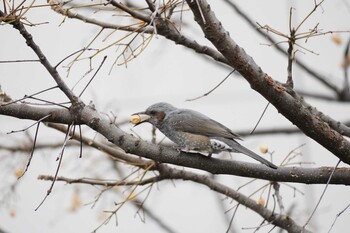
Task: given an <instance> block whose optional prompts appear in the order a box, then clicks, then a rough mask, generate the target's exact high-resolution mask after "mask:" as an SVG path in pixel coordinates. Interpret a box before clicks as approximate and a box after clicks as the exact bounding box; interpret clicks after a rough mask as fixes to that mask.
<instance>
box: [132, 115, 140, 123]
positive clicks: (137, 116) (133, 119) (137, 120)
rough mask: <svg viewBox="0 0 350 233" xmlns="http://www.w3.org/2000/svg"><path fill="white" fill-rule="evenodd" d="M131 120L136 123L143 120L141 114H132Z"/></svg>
mask: <svg viewBox="0 0 350 233" xmlns="http://www.w3.org/2000/svg"><path fill="white" fill-rule="evenodd" d="M130 122H131V123H132V124H134V125H136V124H138V123H140V122H141V117H140V115H132V116H131V118H130Z"/></svg>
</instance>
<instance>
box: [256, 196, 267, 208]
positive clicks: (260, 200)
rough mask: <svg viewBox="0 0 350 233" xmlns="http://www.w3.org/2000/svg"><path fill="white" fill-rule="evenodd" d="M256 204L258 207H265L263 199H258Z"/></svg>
mask: <svg viewBox="0 0 350 233" xmlns="http://www.w3.org/2000/svg"><path fill="white" fill-rule="evenodd" d="M256 203H257V204H258V205H261V206H264V205H265V199H264V198H263V197H260V198H259V200H258V201H257V202H256Z"/></svg>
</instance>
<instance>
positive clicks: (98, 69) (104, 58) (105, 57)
mask: <svg viewBox="0 0 350 233" xmlns="http://www.w3.org/2000/svg"><path fill="white" fill-rule="evenodd" d="M106 59H107V56H104V57H103V60H102V62H101V64H100V66H99V67H98V68H97V70H96V72H95V73H94V75H93V76H92V77H91V79H90V80H89V82H88V83H87V84H86V86H85V87H84V89H83V90H82V91H81V93H80V94H79V97H81V95H82V94H83V93H84V91H85V90H86V88H87V87H88V86H89V85H90V83H91V82H92V80H93V79H94V78H95V76H96V75H97V73H98V72H99V71H100V69H101V67H102V65H103V63H104V62H105V61H106Z"/></svg>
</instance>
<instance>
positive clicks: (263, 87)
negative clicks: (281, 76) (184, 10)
mask: <svg viewBox="0 0 350 233" xmlns="http://www.w3.org/2000/svg"><path fill="white" fill-rule="evenodd" d="M198 2H200V4H201V6H197V4H196V2H195V1H190V0H187V3H188V5H189V6H190V9H191V10H192V12H193V14H194V16H195V20H196V21H197V23H198V24H199V25H200V27H201V28H202V30H203V32H204V34H205V37H206V38H207V39H208V40H209V41H210V42H211V43H212V44H213V45H214V46H215V47H216V48H217V49H218V51H220V52H221V53H222V54H223V55H224V56H225V57H226V59H227V60H228V62H229V64H230V65H231V67H232V68H234V69H236V70H237V71H238V72H239V73H240V74H241V75H242V76H243V77H244V78H245V79H246V80H247V81H248V82H249V83H250V85H251V87H252V88H253V89H254V90H256V91H257V92H259V93H260V94H261V95H262V96H264V97H265V98H266V99H267V100H268V101H269V102H270V103H271V104H273V105H274V106H275V107H276V108H277V110H278V111H279V112H280V113H281V114H282V115H284V116H285V117H286V118H287V119H288V120H289V121H290V122H292V123H293V124H295V125H296V126H298V128H299V129H301V130H302V131H303V132H304V133H305V134H306V135H307V136H309V137H310V138H312V139H314V140H315V141H317V142H318V143H319V144H320V145H322V146H323V147H325V148H326V149H328V150H329V151H330V152H332V153H333V154H334V155H335V156H337V157H338V158H339V159H341V160H342V161H343V162H345V163H348V164H350V154H349V151H350V142H349V141H347V140H346V139H345V138H344V137H343V136H342V135H341V134H340V133H338V132H337V131H335V130H334V129H332V128H331V127H330V126H329V124H328V123H327V122H324V121H323V120H322V119H320V117H318V116H315V115H313V114H312V111H311V110H310V109H309V108H308V107H306V106H305V105H303V103H302V102H300V100H301V97H300V96H298V95H297V94H296V93H293V96H292V95H291V94H290V91H291V89H287V88H286V87H284V86H283V85H281V84H280V83H278V82H277V81H275V80H273V79H272V78H271V77H270V76H269V75H267V74H265V73H264V72H263V71H262V70H261V68H260V67H259V66H258V65H257V64H256V63H255V62H254V60H253V59H252V58H251V57H250V56H248V55H247V54H246V53H245V51H244V50H243V48H241V47H240V46H239V45H237V44H236V42H235V41H234V40H233V39H232V38H231V37H230V36H229V34H228V32H227V31H226V30H225V29H224V28H223V26H222V24H221V23H220V21H219V20H218V19H217V18H216V16H215V14H214V12H212V11H211V9H210V6H209V4H208V3H207V2H206V1H205V0H201V1H198ZM199 8H201V9H202V10H203V9H204V10H203V14H204V16H205V20H206V23H205V24H204V22H203V20H202V17H201V14H200V11H199Z"/></svg>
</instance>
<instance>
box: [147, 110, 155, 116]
mask: <svg viewBox="0 0 350 233" xmlns="http://www.w3.org/2000/svg"><path fill="white" fill-rule="evenodd" d="M149 114H150V115H152V116H154V115H156V114H157V112H156V111H154V110H152V111H150V112H149Z"/></svg>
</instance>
